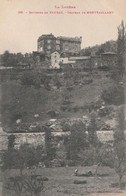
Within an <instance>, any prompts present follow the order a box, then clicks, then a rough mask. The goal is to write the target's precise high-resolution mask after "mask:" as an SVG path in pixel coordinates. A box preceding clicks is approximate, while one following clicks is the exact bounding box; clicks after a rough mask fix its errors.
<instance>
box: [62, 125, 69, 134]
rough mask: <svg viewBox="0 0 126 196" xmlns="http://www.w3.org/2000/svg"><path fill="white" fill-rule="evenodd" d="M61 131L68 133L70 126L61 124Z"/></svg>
mask: <svg viewBox="0 0 126 196" xmlns="http://www.w3.org/2000/svg"><path fill="white" fill-rule="evenodd" d="M62 130H63V131H64V132H67V131H70V125H69V124H67V123H65V124H63V126H62Z"/></svg>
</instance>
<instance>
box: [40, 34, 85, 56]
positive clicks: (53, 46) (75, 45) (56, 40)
mask: <svg viewBox="0 0 126 196" xmlns="http://www.w3.org/2000/svg"><path fill="white" fill-rule="evenodd" d="M81 42H82V37H73V38H72V37H62V36H59V37H55V36H54V35H53V34H47V35H42V36H40V37H39V38H38V40H37V50H38V52H41V53H43V54H45V55H47V56H50V55H51V53H53V52H55V51H57V52H58V53H59V54H66V55H71V54H72V55H74V54H78V53H79V52H80V50H81Z"/></svg>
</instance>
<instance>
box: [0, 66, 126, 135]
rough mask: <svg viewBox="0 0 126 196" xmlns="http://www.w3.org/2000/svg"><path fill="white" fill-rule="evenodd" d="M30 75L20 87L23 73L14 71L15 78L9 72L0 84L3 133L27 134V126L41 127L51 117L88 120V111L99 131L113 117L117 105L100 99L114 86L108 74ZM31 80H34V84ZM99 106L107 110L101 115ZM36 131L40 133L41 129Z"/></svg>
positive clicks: (55, 73)
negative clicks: (17, 132)
mask: <svg viewBox="0 0 126 196" xmlns="http://www.w3.org/2000/svg"><path fill="white" fill-rule="evenodd" d="M31 72H32V71H31V70H30V71H28V72H27V73H26V75H27V77H28V78H30V77H32V82H31V84H29V85H28V84H24V78H23V77H24V72H23V73H20V72H18V73H17V75H16V78H15V76H13V75H12V72H10V73H9V74H5V77H4V79H2V81H1V92H2V94H1V122H2V126H3V128H4V130H5V131H7V132H10V131H11V132H13V131H16V130H17V131H18V130H19V131H25V130H28V131H30V126H32V125H35V124H36V125H39V124H44V123H46V122H47V121H48V120H50V119H51V118H56V119H59V120H62V119H64V118H65V119H67V118H82V117H83V116H87V117H89V118H90V113H91V112H92V110H95V112H96V116H97V117H98V119H99V118H100V122H98V124H99V129H102V128H103V127H102V126H103V125H104V122H105V121H106V120H107V118H108V119H109V118H110V116H113V117H114V118H115V115H116V112H117V109H118V106H111V105H112V104H108V103H104V100H103V99H102V94H103V92H104V91H105V90H106V91H107V90H108V89H113V88H115V86H116V84H115V81H114V80H113V79H112V77H111V75H112V74H111V72H112V71H100V70H98V69H95V70H93V71H92V72H90V71H87V72H85V71H81V72H79V71H78V72H77V71H76V70H67V71H65V70H64V71H62V72H59V73H58V72H57V71H54V72H52V73H47V72H45V73H42V74H39V75H38V76H37V75H36V73H34V74H35V75H34V76H35V78H36V79H35V78H33V75H32V74H33V73H32V74H31ZM12 76H13V77H12ZM27 77H26V78H27ZM22 78H23V79H22ZM26 78H25V79H26ZM33 79H35V81H36V80H37V84H34V82H33ZM22 81H23V82H22ZM38 82H40V83H38ZM119 89H121V93H122V94H123V92H124V88H123V87H122V86H121V88H120V86H119ZM121 101H122V100H121ZM122 104H123V101H122ZM102 105H104V107H103V110H106V111H107V112H106V113H105V114H103V115H102V114H100V112H98V110H99V109H100V108H101V107H102ZM115 105H120V103H119V104H115ZM110 106H111V107H110ZM104 108H105V109H104ZM101 110H102V109H101ZM103 113H104V112H103ZM109 114H110V115H109ZM109 129H110V127H109ZM35 131H38V130H35ZM39 131H42V130H41V128H40V129H39Z"/></svg>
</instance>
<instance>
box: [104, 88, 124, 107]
mask: <svg viewBox="0 0 126 196" xmlns="http://www.w3.org/2000/svg"><path fill="white" fill-rule="evenodd" d="M101 98H102V99H103V100H104V101H105V103H106V104H114V105H121V104H124V103H125V96H124V88H123V87H119V86H115V87H110V88H109V89H108V90H104V91H103V92H102V95H101Z"/></svg>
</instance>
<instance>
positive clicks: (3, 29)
mask: <svg viewBox="0 0 126 196" xmlns="http://www.w3.org/2000/svg"><path fill="white" fill-rule="evenodd" d="M62 6H64V7H65V6H72V7H76V8H71V9H69V8H62ZM55 7H60V8H55ZM125 10H126V0H0V54H2V53H3V52H4V51H5V50H9V52H13V53H17V52H22V53H26V52H32V51H36V50H37V39H38V37H39V36H40V35H42V34H50V33H52V34H54V35H55V36H67V37H75V36H78V37H80V36H82V46H81V48H85V47H88V46H94V45H96V44H101V43H104V42H106V41H108V40H116V39H117V35H118V31H117V27H118V26H119V24H120V23H121V21H122V19H123V20H124V22H125V19H126V12H125ZM20 11H22V12H23V13H22V14H19V12H20ZM50 11H52V12H54V11H59V12H60V11H63V13H64V14H50ZM67 11H69V12H80V14H67ZM87 11H104V12H107V11H112V14H82V12H87ZM29 12H48V14H29Z"/></svg>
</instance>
